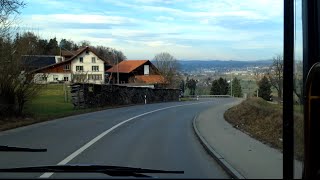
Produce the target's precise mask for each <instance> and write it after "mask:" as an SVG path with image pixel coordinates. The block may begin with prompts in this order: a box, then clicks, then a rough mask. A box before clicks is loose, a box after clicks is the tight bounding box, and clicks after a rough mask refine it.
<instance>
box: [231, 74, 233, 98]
mask: <svg viewBox="0 0 320 180" xmlns="http://www.w3.org/2000/svg"><path fill="white" fill-rule="evenodd" d="M230 84H231V97H233V96H232V72H231V81H230Z"/></svg>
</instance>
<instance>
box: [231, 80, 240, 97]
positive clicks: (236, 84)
mask: <svg viewBox="0 0 320 180" xmlns="http://www.w3.org/2000/svg"><path fill="white" fill-rule="evenodd" d="M232 94H233V96H234V97H242V88H241V84H240V80H239V79H238V78H236V77H235V78H234V79H233V81H232Z"/></svg>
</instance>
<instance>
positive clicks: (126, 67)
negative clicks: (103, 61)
mask: <svg viewBox="0 0 320 180" xmlns="http://www.w3.org/2000/svg"><path fill="white" fill-rule="evenodd" d="M148 61H149V60H126V61H121V62H120V63H119V64H117V65H115V66H113V67H112V68H110V69H108V71H107V72H113V73H116V72H119V73H130V72H132V71H133V70H135V69H137V68H138V67H140V66H141V65H143V64H144V63H146V62H148Z"/></svg>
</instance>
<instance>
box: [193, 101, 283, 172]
mask: <svg viewBox="0 0 320 180" xmlns="http://www.w3.org/2000/svg"><path fill="white" fill-rule="evenodd" d="M240 102H241V101H240V100H237V101H235V102H233V103H229V104H226V105H221V106H216V107H212V108H209V109H207V110H205V111H203V112H201V113H200V114H199V115H198V116H197V117H196V118H195V119H194V122H193V127H194V129H195V133H196V135H197V136H198V138H199V139H200V142H201V143H202V145H203V146H204V147H205V148H206V150H207V151H208V152H209V154H210V155H212V156H213V157H215V159H217V160H218V162H219V163H220V164H221V165H222V167H224V168H225V169H227V172H229V173H230V174H231V175H232V176H233V177H234V178H282V153H281V152H280V151H278V150H276V149H274V148H271V147H269V146H267V145H265V144H263V143H261V142H260V141H258V140H256V139H254V138H252V137H250V136H249V135H247V134H245V133H243V132H241V131H239V130H237V129H235V128H234V127H232V125H231V124H229V123H228V122H226V121H225V120H224V116H223V114H224V112H225V111H226V110H227V109H228V108H230V107H232V106H234V105H236V104H238V103H240Z"/></svg>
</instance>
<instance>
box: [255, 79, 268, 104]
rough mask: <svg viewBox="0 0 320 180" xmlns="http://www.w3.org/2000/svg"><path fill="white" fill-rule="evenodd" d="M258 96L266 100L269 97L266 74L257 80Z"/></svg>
mask: <svg viewBox="0 0 320 180" xmlns="http://www.w3.org/2000/svg"><path fill="white" fill-rule="evenodd" d="M258 96H259V97H261V98H263V99H264V100H267V101H270V99H271V84H270V82H269V80H268V78H267V77H266V76H264V77H263V78H262V79H261V80H260V81H259V89H258Z"/></svg>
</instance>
